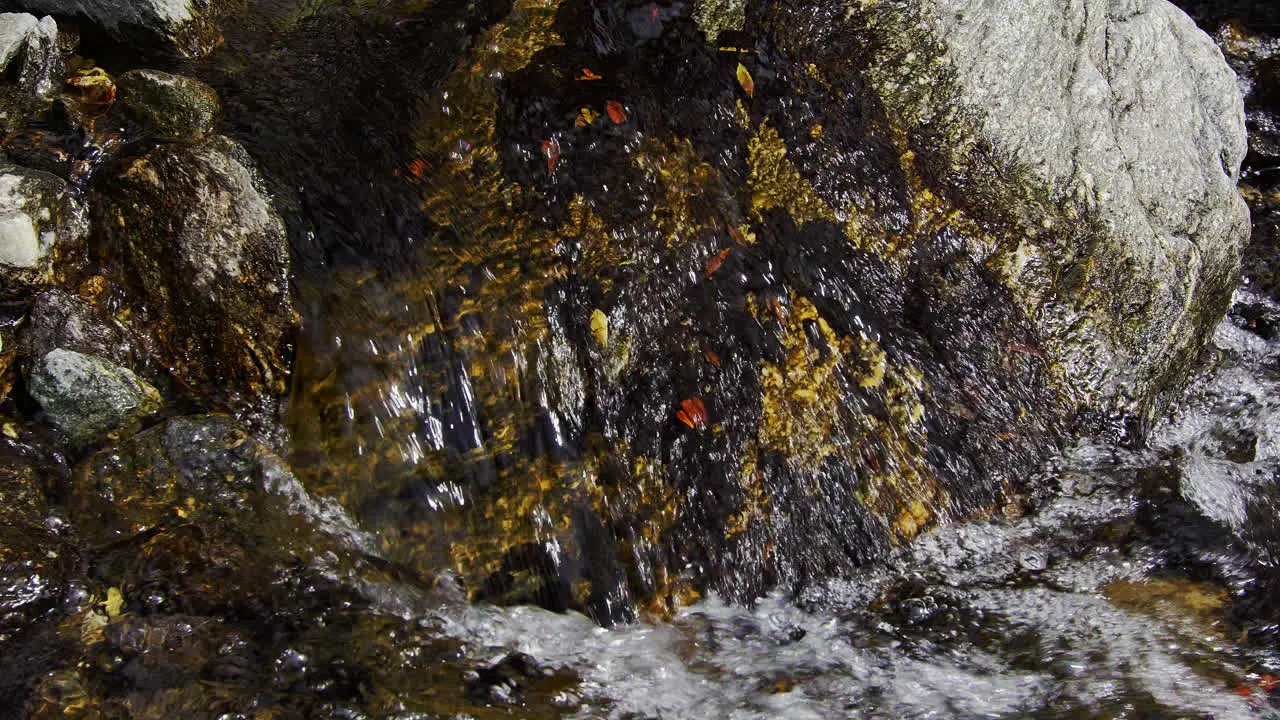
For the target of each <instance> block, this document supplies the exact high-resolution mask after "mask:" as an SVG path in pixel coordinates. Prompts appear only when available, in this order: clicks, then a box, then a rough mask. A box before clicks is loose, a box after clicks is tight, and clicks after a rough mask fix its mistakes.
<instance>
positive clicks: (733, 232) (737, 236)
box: [729, 223, 747, 245]
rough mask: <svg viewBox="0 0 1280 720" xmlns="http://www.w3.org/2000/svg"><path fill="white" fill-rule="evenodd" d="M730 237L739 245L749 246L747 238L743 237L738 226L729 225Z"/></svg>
mask: <svg viewBox="0 0 1280 720" xmlns="http://www.w3.org/2000/svg"><path fill="white" fill-rule="evenodd" d="M729 237H731V238H733V241H734V242H736V243H738V244H739V245H745V244H747V236H745V235H743V234H742V231H741V230H739V229H738V228H737V226H736V225H733V224H732V223H730V225H729Z"/></svg>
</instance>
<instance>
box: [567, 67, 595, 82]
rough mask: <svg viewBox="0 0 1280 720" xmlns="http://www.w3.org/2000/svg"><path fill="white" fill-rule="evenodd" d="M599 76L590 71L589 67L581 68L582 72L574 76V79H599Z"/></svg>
mask: <svg viewBox="0 0 1280 720" xmlns="http://www.w3.org/2000/svg"><path fill="white" fill-rule="evenodd" d="M600 77H601V76H599V75H597V74H595V73H593V72H591V68H585V67H584V68H582V74H581V75H579V76H578V77H576V78H574V79H575V80H599V79H600Z"/></svg>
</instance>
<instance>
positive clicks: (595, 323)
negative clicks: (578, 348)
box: [591, 309, 609, 347]
mask: <svg viewBox="0 0 1280 720" xmlns="http://www.w3.org/2000/svg"><path fill="white" fill-rule="evenodd" d="M591 334H592V335H594V336H595V337H596V342H598V343H600V347H609V316H608V315H605V314H604V313H603V312H600V310H598V309H597V310H592V311H591Z"/></svg>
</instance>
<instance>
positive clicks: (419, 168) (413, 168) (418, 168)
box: [409, 159, 427, 180]
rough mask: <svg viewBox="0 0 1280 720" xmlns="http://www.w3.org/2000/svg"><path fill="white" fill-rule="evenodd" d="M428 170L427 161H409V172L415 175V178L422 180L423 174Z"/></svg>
mask: <svg viewBox="0 0 1280 720" xmlns="http://www.w3.org/2000/svg"><path fill="white" fill-rule="evenodd" d="M426 172H427V161H425V160H422V159H418V160H414V161H413V162H411V163H409V174H410V175H412V176H414V177H415V178H418V179H419V180H421V179H422V175H423V174H424V173H426Z"/></svg>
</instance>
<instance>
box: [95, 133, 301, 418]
mask: <svg viewBox="0 0 1280 720" xmlns="http://www.w3.org/2000/svg"><path fill="white" fill-rule="evenodd" d="M252 168H253V166H252V163H251V161H250V160H249V158H248V156H247V155H245V154H244V151H243V150H242V149H241V148H240V147H239V146H237V145H235V144H234V143H232V142H231V141H229V140H227V139H225V138H220V137H215V138H213V139H211V140H209V141H207V142H204V143H201V144H198V145H190V146H187V145H166V146H162V147H159V148H156V149H155V150H153V151H151V152H150V153H147V154H146V155H143V156H142V157H139V158H136V159H134V160H131V161H129V162H128V163H127V164H126V166H125V167H124V168H122V169H121V171H120V172H119V173H118V174H117V175H115V176H114V177H111V178H108V179H106V180H105V181H104V182H103V183H102V186H101V188H100V193H101V194H100V199H99V202H98V203H97V207H96V208H95V222H97V223H99V225H100V226H101V227H102V228H103V231H104V232H105V234H106V236H107V237H108V238H109V242H110V243H111V245H110V247H111V248H114V249H117V250H118V252H119V260H120V262H121V264H122V266H123V267H124V278H123V279H124V284H125V286H126V287H127V288H128V289H129V290H130V291H131V297H132V298H134V299H135V302H136V303H137V309H138V321H137V323H136V324H137V325H138V326H139V327H141V328H143V329H144V331H145V332H146V333H147V334H149V335H151V336H152V337H156V338H161V340H160V341H159V342H158V343H157V352H158V353H160V355H161V356H162V357H163V358H165V360H166V364H167V366H168V367H169V368H170V369H171V372H172V375H173V377H174V379H175V380H177V381H178V382H179V383H181V384H182V385H183V386H184V387H185V389H186V391H187V392H189V393H190V394H191V395H192V396H194V397H196V398H198V399H200V400H202V401H204V402H206V403H208V404H209V405H212V406H213V407H221V408H226V409H228V410H231V411H232V412H235V413H237V414H239V415H241V416H244V417H250V418H256V419H257V420H256V421H257V422H260V423H261V424H262V426H263V427H268V426H270V425H271V424H272V423H271V421H270V418H273V417H274V407H275V400H276V398H278V397H279V396H280V395H282V394H283V393H284V392H285V390H286V389H287V387H288V375H289V360H290V355H291V352H290V349H289V343H290V342H291V335H292V332H293V328H294V325H295V323H296V322H297V316H296V314H295V313H294V310H293V305H292V301H291V299H290V295H289V255H288V244H287V241H286V238H285V232H284V225H283V223H282V222H281V221H280V218H279V216H278V215H277V214H276V212H275V210H274V208H273V207H272V205H271V201H270V199H269V197H268V196H267V195H265V193H264V191H263V190H262V188H261V185H260V184H259V181H258V178H257V175H256V173H255V172H254V170H253V169H252Z"/></svg>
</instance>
